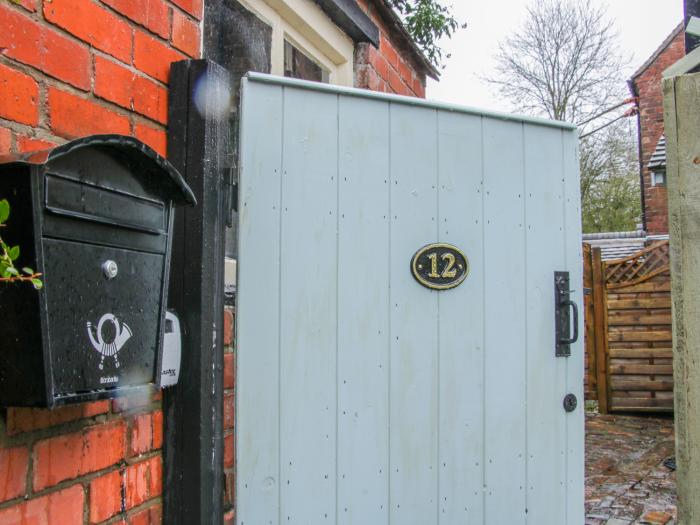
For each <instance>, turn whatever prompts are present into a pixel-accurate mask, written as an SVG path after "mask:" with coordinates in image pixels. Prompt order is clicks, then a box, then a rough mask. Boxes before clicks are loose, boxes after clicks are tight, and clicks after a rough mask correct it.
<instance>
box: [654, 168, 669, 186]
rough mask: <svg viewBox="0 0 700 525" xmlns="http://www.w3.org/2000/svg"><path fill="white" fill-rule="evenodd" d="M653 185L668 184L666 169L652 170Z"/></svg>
mask: <svg viewBox="0 0 700 525" xmlns="http://www.w3.org/2000/svg"><path fill="white" fill-rule="evenodd" d="M651 185H652V186H666V172H665V171H652V172H651Z"/></svg>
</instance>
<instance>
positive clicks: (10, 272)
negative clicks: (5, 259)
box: [5, 266, 19, 277]
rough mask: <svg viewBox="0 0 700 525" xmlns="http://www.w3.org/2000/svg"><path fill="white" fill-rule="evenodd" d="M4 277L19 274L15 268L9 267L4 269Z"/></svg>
mask: <svg viewBox="0 0 700 525" xmlns="http://www.w3.org/2000/svg"><path fill="white" fill-rule="evenodd" d="M5 274H6V275H5V276H6V277H9V276H10V275H14V276H15V277H16V276H18V275H19V272H18V271H17V268H15V267H14V266H10V267H8V268H7V269H5Z"/></svg>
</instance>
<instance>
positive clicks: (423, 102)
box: [244, 71, 577, 130]
mask: <svg viewBox="0 0 700 525" xmlns="http://www.w3.org/2000/svg"><path fill="white" fill-rule="evenodd" d="M245 79H248V80H249V81H253V82H262V83H266V84H276V85H280V86H289V87H296V88H303V89H310V90H313V91H321V92H327V93H334V94H338V95H348V96H353V97H362V98H369V99H380V100H387V101H390V102H395V103H399V104H406V105H409V106H422V107H426V108H431V109H441V110H445V111H453V112H455V113H465V114H469V115H480V116H483V117H490V118H495V119H498V120H503V121H508V122H522V123H524V124H535V125H539V126H548V127H552V128H561V129H568V130H576V129H577V127H576V125H575V124H571V123H570V122H564V121H561V120H549V119H544V118H537V117H529V116H525V115H518V114H515V113H504V112H500V111H489V110H485V109H480V108H475V107H471V106H462V105H459V104H450V103H447V102H439V101H436V100H430V99H425V98H417V97H408V96H405V95H394V94H392V93H382V92H379V91H370V90H368V89H359V88H350V87H345V86H336V85H333V84H323V83H321V82H311V81H308V80H300V79H297V78H289V77H280V76H276V75H269V74H267V73H256V72H253V71H249V72H248V73H247V74H246V75H245V77H244V80H245Z"/></svg>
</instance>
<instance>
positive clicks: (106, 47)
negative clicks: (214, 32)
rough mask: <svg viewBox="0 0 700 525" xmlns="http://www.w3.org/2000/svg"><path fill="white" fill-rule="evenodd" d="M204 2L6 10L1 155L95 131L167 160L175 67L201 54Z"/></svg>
mask: <svg viewBox="0 0 700 525" xmlns="http://www.w3.org/2000/svg"><path fill="white" fill-rule="evenodd" d="M201 16H202V0H172V1H165V0H150V1H149V2H142V1H139V0H103V1H101V2H100V1H98V0H21V1H18V2H16V3H13V2H8V1H4V2H2V3H0V28H2V30H0V50H2V52H1V53H0V154H3V153H8V152H21V151H29V150H33V149H42V148H45V147H48V146H51V145H53V144H57V143H61V142H65V141H66V140H68V139H72V138H76V137H79V136H83V135H88V134H91V133H122V134H127V135H133V136H136V137H138V138H139V139H141V140H143V141H144V142H146V143H148V144H149V145H151V146H152V147H153V148H154V149H155V150H157V151H158V152H160V153H161V154H165V142H166V140H165V124H166V120H167V97H168V89H167V87H168V86H167V81H168V70H169V64H170V62H172V61H176V60H182V59H184V58H187V57H188V56H190V57H198V56H199V53H200V50H199V47H200V22H199V19H200V18H201Z"/></svg>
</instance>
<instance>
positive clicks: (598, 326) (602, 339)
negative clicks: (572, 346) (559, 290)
mask: <svg viewBox="0 0 700 525" xmlns="http://www.w3.org/2000/svg"><path fill="white" fill-rule="evenodd" d="M592 257H593V262H592V265H593V270H592V271H593V311H594V316H595V329H594V333H595V353H596V388H597V389H598V410H599V411H600V413H601V414H607V413H608V403H609V401H610V398H609V396H608V358H607V355H608V351H607V347H608V330H607V324H608V323H607V318H608V313H607V304H606V298H605V277H604V274H603V261H602V258H601V253H600V248H593V251H592Z"/></svg>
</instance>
